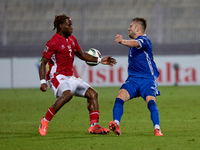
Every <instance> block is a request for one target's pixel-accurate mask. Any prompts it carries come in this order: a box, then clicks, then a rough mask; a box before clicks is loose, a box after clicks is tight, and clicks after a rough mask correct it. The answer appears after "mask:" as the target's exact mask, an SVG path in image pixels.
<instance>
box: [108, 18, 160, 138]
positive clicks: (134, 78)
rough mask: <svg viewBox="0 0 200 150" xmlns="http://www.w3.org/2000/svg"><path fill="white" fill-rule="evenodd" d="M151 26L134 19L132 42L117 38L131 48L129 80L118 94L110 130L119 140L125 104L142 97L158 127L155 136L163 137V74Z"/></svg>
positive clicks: (119, 36)
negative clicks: (160, 87)
mask: <svg viewBox="0 0 200 150" xmlns="http://www.w3.org/2000/svg"><path fill="white" fill-rule="evenodd" d="M146 27H147V24H146V20H145V19H144V18H134V19H133V20H132V23H131V24H130V27H129V28H128V31H129V37H130V38H131V39H130V40H124V39H123V37H122V35H118V34H117V36H116V37H115V42H116V43H120V44H122V45H125V46H127V47H129V53H128V78H127V80H126V81H125V83H124V84H123V85H122V86H121V88H120V90H119V91H118V95H117V97H116V100H115V104H114V108H113V120H114V121H111V122H110V123H109V128H110V129H111V130H112V131H113V132H114V133H115V134H116V135H117V136H118V135H120V134H121V131H120V127H119V125H120V120H121V117H122V115H123V105H124V102H126V101H128V100H130V99H132V98H135V97H139V96H141V97H142V98H143V99H144V100H145V101H146V103H147V107H148V109H149V111H150V114H151V120H152V122H153V125H154V135H155V136H163V134H162V133H161V130H160V120H159V111H158V108H157V105H156V96H157V95H160V92H159V91H158V90H157V78H158V76H159V71H158V69H157V66H156V64H155V62H154V60H153V52H152V44H151V41H150V39H149V38H148V37H147V36H146V34H145V30H146Z"/></svg>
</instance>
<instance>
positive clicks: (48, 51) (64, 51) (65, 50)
mask: <svg viewBox="0 0 200 150" xmlns="http://www.w3.org/2000/svg"><path fill="white" fill-rule="evenodd" d="M75 50H77V51H80V50H81V47H80V46H79V44H78V42H77V39H76V38H75V37H74V36H73V35H71V36H69V37H68V38H67V39H66V38H65V37H63V36H61V35H59V34H58V33H56V34H54V35H53V37H52V38H51V39H50V40H49V41H48V42H47V44H46V48H45V50H44V52H43V54H42V56H43V57H45V58H47V59H50V61H49V62H48V65H49V71H48V72H47V80H49V79H50V78H53V77H54V76H56V75H58V74H63V75H65V76H72V75H73V62H74V52H75Z"/></svg>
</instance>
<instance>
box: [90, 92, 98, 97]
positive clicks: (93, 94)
mask: <svg viewBox="0 0 200 150" xmlns="http://www.w3.org/2000/svg"><path fill="white" fill-rule="evenodd" d="M90 96H91V97H90V98H91V99H97V97H98V93H97V92H96V91H93V92H91V93H90Z"/></svg>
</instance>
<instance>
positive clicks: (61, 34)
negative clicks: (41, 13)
mask: <svg viewBox="0 0 200 150" xmlns="http://www.w3.org/2000/svg"><path fill="white" fill-rule="evenodd" d="M57 33H58V34H59V35H60V36H62V37H64V38H66V39H67V38H68V37H69V36H68V35H65V34H63V33H62V32H57Z"/></svg>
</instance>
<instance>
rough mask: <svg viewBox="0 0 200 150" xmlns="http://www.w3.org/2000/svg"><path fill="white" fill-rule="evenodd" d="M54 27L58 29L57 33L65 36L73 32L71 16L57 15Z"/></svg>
mask: <svg viewBox="0 0 200 150" xmlns="http://www.w3.org/2000/svg"><path fill="white" fill-rule="evenodd" d="M53 23H54V29H53V30H55V29H57V33H60V34H63V35H64V36H65V37H68V36H70V35H71V34H72V32H73V28H72V21H71V18H70V17H68V16H66V15H65V14H63V15H59V16H55V20H54V22H53Z"/></svg>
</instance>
